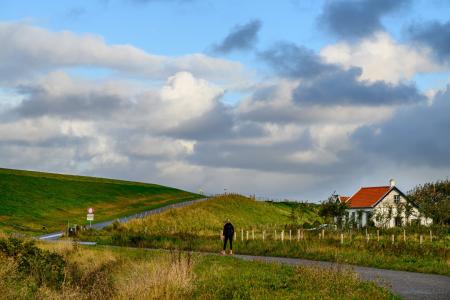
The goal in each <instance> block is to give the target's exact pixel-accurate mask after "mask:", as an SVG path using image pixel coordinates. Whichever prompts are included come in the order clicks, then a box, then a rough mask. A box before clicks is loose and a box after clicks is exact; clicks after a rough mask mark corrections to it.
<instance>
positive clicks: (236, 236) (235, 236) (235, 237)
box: [233, 231, 237, 240]
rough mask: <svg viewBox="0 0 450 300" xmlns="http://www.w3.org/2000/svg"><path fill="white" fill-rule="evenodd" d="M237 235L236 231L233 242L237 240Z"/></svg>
mask: <svg viewBox="0 0 450 300" xmlns="http://www.w3.org/2000/svg"><path fill="white" fill-rule="evenodd" d="M236 237H237V233H236V231H235V232H234V239H233V240H236V239H237V238H236Z"/></svg>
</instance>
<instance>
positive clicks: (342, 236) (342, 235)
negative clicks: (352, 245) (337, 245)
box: [341, 233, 344, 245]
mask: <svg viewBox="0 0 450 300" xmlns="http://www.w3.org/2000/svg"><path fill="white" fill-rule="evenodd" d="M343 244H344V234H343V233H341V245H343Z"/></svg>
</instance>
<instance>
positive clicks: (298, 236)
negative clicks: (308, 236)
mask: <svg viewBox="0 0 450 300" xmlns="http://www.w3.org/2000/svg"><path fill="white" fill-rule="evenodd" d="M298 241H300V229H297V242H298Z"/></svg>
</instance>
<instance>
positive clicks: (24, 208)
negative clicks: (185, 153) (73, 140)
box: [0, 169, 201, 234]
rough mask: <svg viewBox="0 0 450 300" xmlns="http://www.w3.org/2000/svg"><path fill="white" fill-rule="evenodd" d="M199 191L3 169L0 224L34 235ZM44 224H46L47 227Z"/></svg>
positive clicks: (174, 200) (0, 174) (179, 199)
mask: <svg viewBox="0 0 450 300" xmlns="http://www.w3.org/2000/svg"><path fill="white" fill-rule="evenodd" d="M196 198H201V196H200V195H196V194H192V193H189V192H185V191H182V190H178V189H174V188H170V187H165V186H161V185H155V184H146V183H138V182H130V181H121V180H113V179H104V178H95V177H84V176H71V175H60V174H51V173H42V172H31V171H20V170H10V169H0V228H3V229H4V230H6V231H21V232H27V233H32V234H37V233H45V232H53V231H58V230H62V228H64V226H67V221H69V222H70V223H71V224H79V225H86V224H88V222H87V221H86V210H87V208H88V207H93V208H94V209H95V221H96V222H99V221H105V220H111V219H114V218H118V217H122V216H126V215H129V214H133V213H137V212H140V211H143V210H148V209H152V208H157V207H161V206H165V205H167V204H172V203H177V202H182V201H187V200H192V199H196ZM43 226H45V228H46V229H43Z"/></svg>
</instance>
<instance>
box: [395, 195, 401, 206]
mask: <svg viewBox="0 0 450 300" xmlns="http://www.w3.org/2000/svg"><path fill="white" fill-rule="evenodd" d="M394 202H395V204H399V203H400V195H394Z"/></svg>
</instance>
